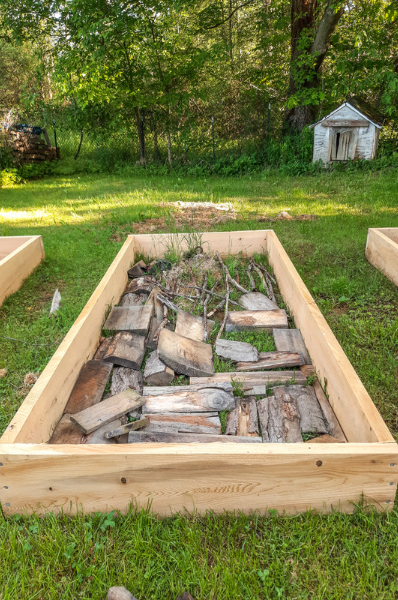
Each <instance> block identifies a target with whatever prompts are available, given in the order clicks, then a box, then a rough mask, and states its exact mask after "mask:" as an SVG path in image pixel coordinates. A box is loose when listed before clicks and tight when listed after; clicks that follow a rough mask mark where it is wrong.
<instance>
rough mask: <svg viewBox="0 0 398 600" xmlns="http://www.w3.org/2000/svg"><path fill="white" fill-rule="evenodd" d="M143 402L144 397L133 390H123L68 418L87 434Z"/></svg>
mask: <svg viewBox="0 0 398 600" xmlns="http://www.w3.org/2000/svg"><path fill="white" fill-rule="evenodd" d="M144 402H145V400H144V398H143V397H142V396H140V395H139V394H137V392H135V391H134V390H125V391H124V392H121V393H120V394H116V396H111V397H110V398H107V399H106V400H103V401H102V402H100V403H99V404H96V405H95V406H91V407H90V408H86V409H85V410H82V412H80V413H76V414H74V415H71V417H70V420H71V421H72V422H73V423H75V424H76V425H77V427H79V428H80V429H81V430H82V431H83V433H85V434H86V435H87V434H88V433H91V432H92V431H95V430H96V429H99V427H102V426H103V425H106V424H107V423H110V422H111V421H113V420H114V419H117V418H118V417H121V416H123V415H125V414H127V413H128V412H129V411H130V410H134V409H135V408H139V407H140V406H142V405H143V404H144Z"/></svg>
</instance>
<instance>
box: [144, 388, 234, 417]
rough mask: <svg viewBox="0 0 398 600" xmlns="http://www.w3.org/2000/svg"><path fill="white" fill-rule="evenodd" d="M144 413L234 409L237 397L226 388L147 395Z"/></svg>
mask: <svg viewBox="0 0 398 600" xmlns="http://www.w3.org/2000/svg"><path fill="white" fill-rule="evenodd" d="M144 400H145V406H144V407H143V409H142V412H143V413H144V414H147V413H148V414H151V413H166V412H180V413H186V412H187V413H193V412H212V411H217V412H219V411H220V410H232V409H233V408H235V406H236V400H235V398H233V397H231V395H230V394H228V393H227V392H224V390H217V389H210V390H201V391H198V392H176V393H175V394H165V395H164V396H145V397H144Z"/></svg>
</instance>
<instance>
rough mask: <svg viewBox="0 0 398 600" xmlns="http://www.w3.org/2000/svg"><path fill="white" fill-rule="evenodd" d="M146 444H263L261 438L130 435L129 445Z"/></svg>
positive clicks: (138, 432)
mask: <svg viewBox="0 0 398 600" xmlns="http://www.w3.org/2000/svg"><path fill="white" fill-rule="evenodd" d="M144 442H152V443H163V444H211V443H214V442H217V443H224V444H225V443H228V442H231V443H235V444H236V443H238V444H252V443H261V442H262V439H261V437H246V436H245V437H240V436H233V435H208V434H195V433H170V432H163V431H153V432H148V433H146V432H145V431H133V432H132V433H129V444H142V443H144Z"/></svg>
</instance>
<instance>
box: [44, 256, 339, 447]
mask: <svg viewBox="0 0 398 600" xmlns="http://www.w3.org/2000/svg"><path fill="white" fill-rule="evenodd" d="M262 262H263V260H260V258H259V259H258V261H256V260H254V258H252V259H244V258H239V259H236V269H235V271H234V273H233V274H234V277H233V276H232V275H231V272H230V269H228V268H227V266H226V264H225V263H224V261H223V259H222V258H221V256H220V254H219V253H218V252H216V254H215V256H214V255H209V254H206V253H205V252H203V249H202V248H201V247H197V248H196V249H195V250H193V251H191V252H189V253H187V254H186V255H185V257H184V258H182V259H181V260H179V261H175V262H174V263H172V262H169V261H166V260H156V261H152V262H151V263H149V264H147V263H145V262H144V261H142V260H141V261H139V262H138V263H137V264H135V265H134V266H133V267H132V268H131V269H130V270H129V272H128V275H129V278H130V281H129V283H128V285H127V287H126V290H125V293H124V294H123V296H122V299H121V301H120V303H119V305H118V306H115V307H114V308H112V310H111V311H110V313H109V315H108V317H107V319H106V322H105V324H104V331H105V332H106V334H107V337H105V338H104V339H103V340H102V342H101V344H100V346H99V348H98V350H97V353H96V354H95V356H94V359H93V360H90V361H88V362H87V363H86V365H85V366H84V367H83V369H82V371H81V373H80V376H79V378H78V380H77V382H76V385H75V387H74V389H73V391H72V394H71V396H70V399H69V401H68V404H67V406H66V410H65V414H64V416H63V418H62V419H61V421H60V423H59V424H58V426H57V427H56V429H55V431H54V433H53V436H52V438H51V440H50V443H90V444H93V443H127V442H128V443H142V442H162V443H165V442H171V443H190V442H195V443H196V442H230V443H231V442H234V443H242V442H243V443H261V442H271V443H282V442H288V443H292V442H294V443H297V442H304V441H309V440H311V442H312V443H314V442H326V441H327V442H333V441H334V442H345V441H346V438H345V436H344V433H343V432H342V430H341V428H340V425H339V423H338V421H337V419H336V417H335V415H334V413H333V410H332V408H331V406H330V404H329V402H328V400H327V398H326V396H325V394H324V392H323V390H322V388H321V385H320V384H319V382H318V381H317V379H316V377H315V374H314V369H313V367H312V364H311V359H310V357H309V355H308V352H307V349H306V347H305V344H304V341H303V338H302V335H301V333H300V331H299V330H298V329H295V328H294V327H291V326H290V327H289V325H291V323H289V318H288V315H287V313H286V311H285V310H284V309H282V308H279V306H278V303H277V299H276V298H280V296H279V293H278V291H277V286H276V281H275V279H274V278H273V276H272V273H270V272H269V270H268V269H267V267H266V266H265V265H264V264H262ZM239 274H240V280H239ZM243 284H244V285H243ZM245 286H246V287H245ZM260 290H261V291H260ZM242 332H243V333H242ZM259 332H260V334H259ZM247 333H251V334H253V335H254V337H253V336H252V338H250V339H252V340H253V339H254V340H256V339H258V340H259V342H258V343H257V345H259V344H260V340H261V339H262V338H264V336H270V335H271V333H272V336H273V342H274V346H275V350H273V351H269V352H261V351H259V350H258V348H257V347H256V342H254V343H249V342H247V341H239V340H237V339H231V338H239V336H240V337H242V335H243V337H244V336H245V335H246V334H247ZM256 336H257V337H256ZM271 342H272V339H271ZM215 365H216V367H217V372H216V368H215ZM110 379H111V381H110V387H108V388H107V385H109V384H108V382H109V380H110Z"/></svg>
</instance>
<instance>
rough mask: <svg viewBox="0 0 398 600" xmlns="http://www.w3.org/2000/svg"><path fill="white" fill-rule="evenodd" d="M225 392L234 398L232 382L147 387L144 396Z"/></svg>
mask: <svg viewBox="0 0 398 600" xmlns="http://www.w3.org/2000/svg"><path fill="white" fill-rule="evenodd" d="M212 388H213V389H217V390H224V392H227V393H228V394H229V395H230V396H233V387H232V383H231V382H230V381H223V382H220V383H211V384H210V383H199V384H193V385H173V386H145V387H144V389H143V391H142V395H143V396H164V395H168V394H175V393H176V392H198V391H199V390H208V389H212Z"/></svg>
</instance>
